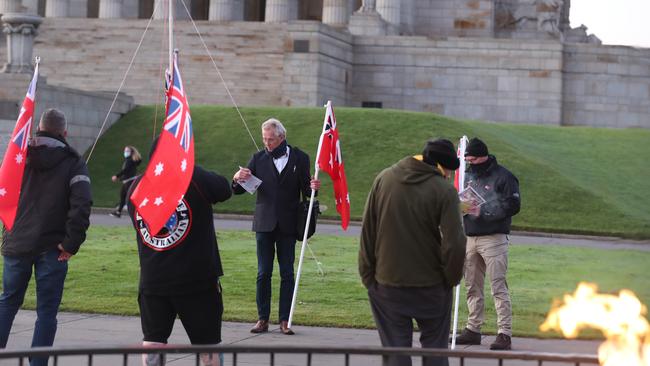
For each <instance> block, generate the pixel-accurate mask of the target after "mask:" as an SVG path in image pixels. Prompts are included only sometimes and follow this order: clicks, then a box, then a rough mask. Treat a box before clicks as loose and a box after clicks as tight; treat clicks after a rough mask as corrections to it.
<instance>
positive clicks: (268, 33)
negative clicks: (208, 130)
mask: <svg viewBox="0 0 650 366" xmlns="http://www.w3.org/2000/svg"><path fill="white" fill-rule="evenodd" d="M146 25H147V20H135V19H134V20H128V19H71V18H67V19H52V18H45V19H44V22H43V24H42V25H41V27H40V33H39V36H38V37H36V39H35V45H34V55H35V56H37V55H38V56H41V58H42V61H41V73H42V74H43V75H45V76H47V77H48V80H49V81H50V82H51V83H52V84H55V85H63V86H67V87H71V88H76V89H81V90H89V91H96V90H117V89H118V88H119V87H120V84H121V81H122V78H123V77H124V74H125V72H126V70H127V67H128V66H129V63H130V62H131V58H132V57H133V54H134V52H135V51H136V48H137V46H138V42H139V41H140V38H141V37H142V34H143V33H144V30H145V27H146ZM162 27H163V23H162V21H154V22H152V24H151V26H150V29H149V30H148V31H147V33H146V35H145V37H144V39H143V42H142V46H141V47H140V50H139V51H138V54H137V56H136V58H135V60H134V62H133V66H132V69H131V71H130V72H129V76H128V78H127V80H126V81H125V84H124V87H123V89H122V91H123V92H125V93H127V94H129V95H132V96H133V97H134V98H135V100H136V102H137V103H139V104H150V103H162V98H163V89H162V88H163V74H162V72H163V70H164V68H165V67H167V64H168V56H167V51H166V50H167V38H166V37H164V35H163V29H162ZM197 27H198V28H199V29H200V30H201V34H202V36H203V40H204V41H205V42H206V44H207V47H208V49H209V50H210V53H211V55H212V57H213V59H214V61H215V62H216V64H217V66H218V67H220V71H221V74H222V75H223V77H224V79H225V82H226V83H227V85H228V87H229V88H230V91H231V92H232V94H233V96H234V98H235V100H236V101H237V102H238V103H241V104H244V105H279V104H280V102H281V99H282V95H281V93H279V92H278V91H280V90H282V84H283V81H284V79H283V67H284V58H285V48H287V47H289V44H288V43H287V42H288V38H287V32H286V24H285V25H282V24H279V25H274V24H264V23H254V22H241V23H240V22H233V23H228V24H224V25H217V24H214V23H208V22H197ZM175 39H176V44H175V47H176V48H178V49H179V50H180V62H179V64H180V69H181V73H182V76H183V81H184V83H185V86H186V88H187V89H188V96H189V101H190V103H193V104H231V102H230V98H229V96H228V95H227V93H226V89H225V88H224V87H223V84H222V81H221V79H220V78H219V76H218V73H217V72H216V70H215V68H214V66H213V65H212V62H211V60H210V57H209V56H208V54H207V52H206V50H205V48H204V47H203V44H202V42H201V40H200V38H199V37H198V36H197V35H196V31H195V30H194V28H193V26H192V23H190V22H187V21H178V22H175ZM2 51H4V50H2ZM2 51H0V52H2Z"/></svg>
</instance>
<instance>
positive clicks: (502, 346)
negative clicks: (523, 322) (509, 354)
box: [490, 333, 512, 350]
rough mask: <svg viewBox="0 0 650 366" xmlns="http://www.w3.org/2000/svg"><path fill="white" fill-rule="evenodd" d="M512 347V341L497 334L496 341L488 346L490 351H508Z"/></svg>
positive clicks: (507, 336)
mask: <svg viewBox="0 0 650 366" xmlns="http://www.w3.org/2000/svg"><path fill="white" fill-rule="evenodd" d="M511 346H512V340H511V339H510V336H509V335H505V334H503V333H499V334H497V339H496V340H495V341H494V343H492V344H491V345H490V349H491V350H509V349H510V348H511Z"/></svg>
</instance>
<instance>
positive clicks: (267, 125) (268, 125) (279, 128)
mask: <svg viewBox="0 0 650 366" xmlns="http://www.w3.org/2000/svg"><path fill="white" fill-rule="evenodd" d="M270 129H273V130H274V131H275V136H276V137H280V136H282V137H284V138H287V129H286V128H284V126H283V125H282V122H280V121H279V120H277V119H275V118H269V119H267V120H266V121H264V123H262V131H264V130H270Z"/></svg>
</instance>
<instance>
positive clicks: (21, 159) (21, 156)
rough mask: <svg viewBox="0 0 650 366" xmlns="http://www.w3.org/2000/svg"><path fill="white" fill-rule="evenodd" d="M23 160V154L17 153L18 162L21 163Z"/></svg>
mask: <svg viewBox="0 0 650 366" xmlns="http://www.w3.org/2000/svg"><path fill="white" fill-rule="evenodd" d="M22 162H23V154H21V153H18V154H16V163H18V164H20V163H22Z"/></svg>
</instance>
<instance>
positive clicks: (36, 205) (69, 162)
mask: <svg viewBox="0 0 650 366" xmlns="http://www.w3.org/2000/svg"><path fill="white" fill-rule="evenodd" d="M26 164H27V165H26V166H25V175H24V176H23V183H22V188H21V192H20V199H19V201H18V211H17V212H16V221H15V223H14V227H13V228H12V230H11V231H4V232H3V235H2V254H3V255H6V256H33V255H37V254H40V253H43V252H46V251H48V250H50V249H53V248H55V247H56V246H57V245H58V244H62V245H63V248H64V249H65V250H66V251H67V252H69V253H72V254H76V253H77V251H78V250H79V247H80V246H81V244H82V243H83V242H84V240H86V230H87V229H88V225H89V224H90V221H89V217H90V207H91V206H92V198H91V192H90V178H89V177H88V169H87V168H86V163H85V162H84V160H83V159H82V158H81V157H80V156H79V154H78V153H77V152H76V151H75V150H74V149H72V148H71V147H70V146H69V145H68V144H67V142H66V141H65V140H64V139H63V138H61V137H54V136H50V135H48V134H45V133H43V132H38V133H37V136H36V137H35V138H34V139H33V140H32V142H31V146H29V148H28V150H27V163H26Z"/></svg>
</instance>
